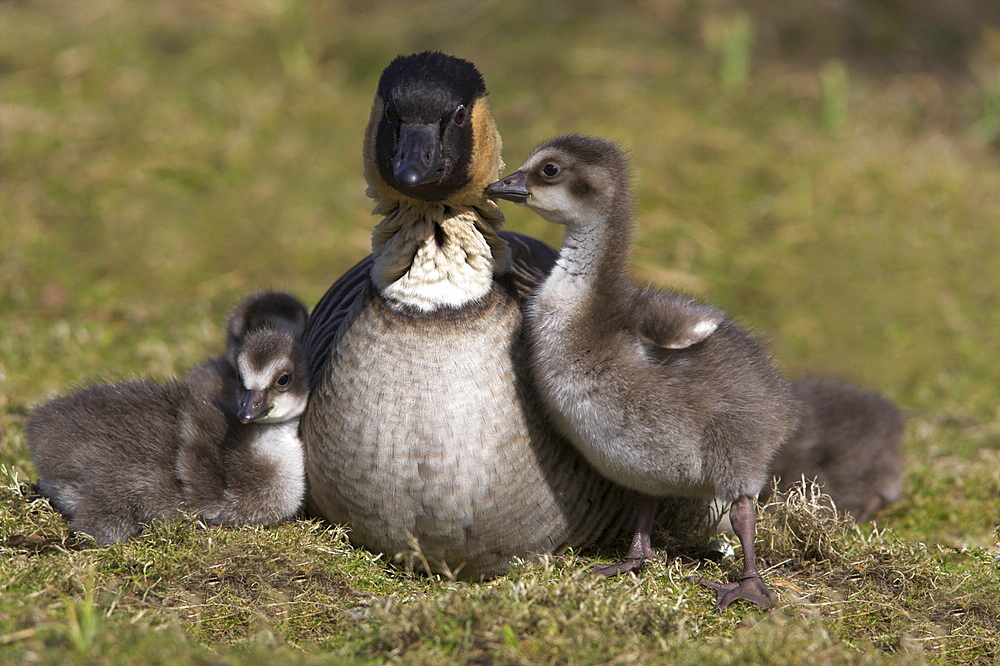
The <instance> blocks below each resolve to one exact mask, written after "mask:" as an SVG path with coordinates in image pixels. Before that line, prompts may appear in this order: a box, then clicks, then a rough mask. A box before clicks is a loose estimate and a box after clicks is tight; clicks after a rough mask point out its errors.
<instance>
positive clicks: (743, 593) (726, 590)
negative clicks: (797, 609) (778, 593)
mask: <svg viewBox="0 0 1000 666" xmlns="http://www.w3.org/2000/svg"><path fill="white" fill-rule="evenodd" d="M688 580H691V581H694V582H697V583H701V584H702V585H704V586H705V587H710V588H712V589H713V590H715V591H716V592H717V593H718V596H717V597H716V599H715V612H716V613H721V612H722V611H724V610H726V609H727V608H729V604H731V603H733V602H734V601H736V600H737V599H746V600H747V601H749V602H751V603H754V604H757V605H758V606H760V607H761V608H763V609H765V610H767V609H769V608H771V606H772V605H773V600H774V594H773V593H772V592H771V590H769V589H767V586H766V585H764V579H763V578H761V577H760V576H747V577H745V578H741V579H740V581H739V582H738V583H719V582H716V581H714V580H708V579H707V578H701V577H700V576H689V577H688Z"/></svg>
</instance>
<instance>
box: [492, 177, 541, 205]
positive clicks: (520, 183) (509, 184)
mask: <svg viewBox="0 0 1000 666" xmlns="http://www.w3.org/2000/svg"><path fill="white" fill-rule="evenodd" d="M486 196H488V197H492V198H493V199H506V200H507V201H513V202H514V203H516V204H523V203H524V202H526V201H527V200H528V197H530V196H531V190H529V189H528V174H527V173H526V172H524V171H515V172H514V173H512V174H510V175H509V176H507V177H505V178H501V179H500V180H498V181H497V182H495V183H493V184H492V185H487V186H486Z"/></svg>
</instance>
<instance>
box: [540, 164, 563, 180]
mask: <svg viewBox="0 0 1000 666" xmlns="http://www.w3.org/2000/svg"><path fill="white" fill-rule="evenodd" d="M558 173H559V165H558V164H553V163H552V162H549V163H548V164H546V165H545V166H543V167H542V175H543V176H545V177H546V178H554V177H555V176H556V174H558Z"/></svg>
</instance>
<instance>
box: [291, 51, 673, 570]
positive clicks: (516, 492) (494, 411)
mask: <svg viewBox="0 0 1000 666" xmlns="http://www.w3.org/2000/svg"><path fill="white" fill-rule="evenodd" d="M500 145H501V143H500V136H499V134H498V132H497V129H496V126H495V123H494V121H493V118H492V115H491V113H490V109H489V104H488V101H487V98H486V88H485V86H484V85H483V82H482V77H481V75H480V74H479V72H478V71H477V70H476V68H475V67H474V66H473V65H472V64H471V63H469V62H466V61H464V60H461V59H458V58H454V57H452V56H448V55H444V54H441V53H430V52H426V53H418V54H415V55H409V56H401V57H399V58H396V59H395V60H393V61H392V62H391V63H390V64H389V66H388V67H386V69H385V70H384V72H383V73H382V77H381V79H380V81H379V84H378V92H377V94H376V96H375V101H374V104H373V105H372V111H371V115H370V119H369V123H368V127H367V130H366V134H365V140H364V154H365V177H366V179H367V181H368V184H369V190H368V194H369V196H370V197H372V198H373V199H374V200H375V202H376V205H375V213H376V214H378V215H381V216H382V220H381V221H380V222H379V223H378V225H377V226H376V228H375V231H374V233H373V236H372V249H373V252H372V255H371V256H370V257H368V258H366V259H364V260H362V261H361V262H360V263H359V264H357V265H356V266H355V267H354V268H352V269H350V270H349V271H348V272H347V273H346V274H345V275H344V276H343V277H341V278H340V279H339V280H338V281H337V282H336V283H335V284H334V285H333V286H332V287H331V288H330V289H329V290H328V291H327V293H326V295H325V296H324V297H323V298H322V299H321V300H320V302H319V303H318V304H317V305H316V307H315V308H313V312H312V314H311V316H310V319H309V323H308V325H307V330H306V333H305V336H304V341H305V344H306V347H307V350H308V353H309V356H310V364H311V366H312V367H313V381H312V391H311V394H310V402H309V406H308V408H307V410H306V413H305V415H304V416H303V420H302V436H303V440H304V442H305V446H306V470H307V476H308V482H309V489H310V490H309V506H310V508H311V510H312V511H313V512H314V513H316V514H318V515H320V516H323V517H325V518H326V519H328V520H329V521H331V522H334V523H340V524H346V525H347V526H349V527H350V530H351V531H350V535H351V539H352V541H353V542H354V543H355V544H358V545H361V546H364V547H366V548H368V549H370V550H373V551H376V552H383V553H387V554H388V555H390V556H392V555H396V554H400V553H411V554H412V553H413V552H414V551H415V550H417V549H419V552H420V555H421V557H420V558H417V559H416V563H417V564H421V563H427V565H428V566H429V567H430V568H431V569H434V570H446V571H450V572H452V573H453V574H456V575H458V576H460V577H462V578H466V579H480V578H485V577H489V576H493V575H496V574H498V573H501V572H503V571H505V570H506V568H507V565H508V564H509V562H510V561H511V560H512V559H513V558H515V557H528V556H532V555H535V554H541V553H551V552H554V551H555V550H557V549H559V548H561V547H563V546H565V545H567V544H571V545H577V546H585V545H588V544H595V543H604V542H607V541H608V540H610V539H613V538H616V537H617V535H618V534H619V533H620V532H621V531H622V528H623V525H625V524H626V522H627V520H628V512H629V511H630V510H631V508H632V507H633V506H634V503H635V495H634V493H631V492H630V491H627V490H625V489H623V488H620V487H618V486H616V485H614V484H612V483H610V482H608V481H607V480H605V479H603V478H602V477H600V475H598V474H597V473H596V472H595V471H594V470H593V469H592V468H591V467H589V466H588V465H587V464H586V462H585V461H583V459H582V458H581V457H580V456H579V454H578V453H577V452H576V451H575V450H574V449H573V447H572V446H571V445H569V444H568V443H567V442H566V441H565V440H564V439H562V438H561V437H560V436H559V435H558V434H557V433H555V432H554V430H553V429H552V428H551V426H550V425H549V424H548V419H547V416H546V414H545V413H544V411H543V410H542V409H541V407H540V405H539V403H538V401H537V399H536V397H535V395H534V393H533V388H532V386H531V384H530V381H529V380H528V379H527V371H526V365H525V360H524V357H525V354H524V352H525V350H524V346H523V342H522V338H521V323H522V318H523V315H522V309H521V308H522V306H523V303H524V300H525V298H526V297H527V294H529V293H530V292H531V290H532V289H533V288H534V286H535V285H536V284H537V280H538V279H539V278H540V277H541V276H544V274H545V273H546V272H547V271H548V270H549V269H550V268H551V267H552V264H553V261H554V259H555V252H554V251H553V250H552V249H551V248H549V247H548V246H546V245H544V244H543V243H540V242H538V241H535V240H532V239H530V238H527V237H524V236H519V235H517V234H512V233H508V232H500V231H498V230H499V227H500V225H501V224H502V222H503V217H502V215H501V214H500V211H499V208H498V207H497V206H496V204H495V203H494V202H493V201H491V200H490V199H488V198H487V197H486V196H485V194H484V192H483V190H484V188H485V187H486V185H488V184H489V183H490V182H492V181H493V180H495V179H496V177H497V176H498V175H499V173H500V170H501V168H502V166H503V163H502V161H501V158H500ZM684 506H685V507H688V506H690V505H688V504H685V505H684ZM588 507H589V510H588ZM673 508H674V509H675V510H676V512H677V513H681V509H680V508H679V507H677V506H675V507H673Z"/></svg>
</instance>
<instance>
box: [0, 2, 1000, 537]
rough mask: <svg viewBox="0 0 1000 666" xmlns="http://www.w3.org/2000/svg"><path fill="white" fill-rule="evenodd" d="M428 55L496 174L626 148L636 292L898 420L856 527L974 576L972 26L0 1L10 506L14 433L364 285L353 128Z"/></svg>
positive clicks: (991, 107)
mask: <svg viewBox="0 0 1000 666" xmlns="http://www.w3.org/2000/svg"><path fill="white" fill-rule="evenodd" d="M423 49H438V50H443V51H446V52H449V53H452V54H455V55H458V56H461V57H465V58H468V59H470V60H472V61H473V62H474V63H476V65H477V66H478V67H479V69H480V70H481V71H482V72H483V74H484V76H485V78H486V82H487V85H488V87H489V89H490V93H491V104H492V108H493V110H494V113H495V115H496V117H497V121H498V124H499V127H500V130H501V132H502V133H503V137H504V141H505V148H504V155H505V159H506V161H507V164H508V168H509V169H512V168H514V167H516V166H517V165H518V164H520V162H521V160H522V159H523V158H524V156H526V155H527V153H528V151H529V150H530V149H531V148H532V147H533V146H534V145H535V144H536V143H538V142H539V141H541V140H544V139H546V138H549V137H550V136H552V135H555V134H558V133H563V132H568V131H578V132H583V133H588V134H597V135H602V136H607V137H610V138H612V139H614V140H616V141H618V142H620V143H621V144H622V145H624V146H625V147H626V148H628V149H629V150H630V152H631V154H632V157H633V160H634V168H635V181H636V188H637V196H638V205H637V217H638V225H639V233H638V235H637V238H636V244H635V249H634V252H633V265H634V269H635V271H636V273H637V274H638V275H639V276H640V277H641V278H643V279H645V280H648V281H651V282H656V283H659V284H669V285H672V286H674V287H678V288H681V289H683V290H686V291H689V292H692V293H695V294H697V295H699V296H701V297H704V298H706V299H708V300H710V301H713V302H715V303H718V304H719V305H721V306H723V307H725V308H727V309H728V310H729V311H730V312H732V313H733V314H734V315H736V316H737V317H738V318H740V319H741V320H742V321H744V322H745V323H747V324H749V325H751V326H753V327H754V328H755V329H757V330H758V331H760V332H761V333H762V334H764V335H765V336H766V337H767V338H768V339H769V341H770V343H771V346H772V349H773V351H774V354H775V356H776V358H777V360H778V362H779V364H780V365H781V366H782V367H783V368H784V369H785V371H786V372H787V373H788V374H789V375H791V376H800V375H803V374H807V373H824V374H833V375H836V376H839V377H841V378H843V379H847V380H850V381H852V382H855V383H859V384H861V385H864V386H867V387H870V388H874V389H878V390H880V391H882V392H884V393H886V394H887V395H889V396H890V397H892V398H893V399H895V400H896V401H897V402H899V403H900V404H901V405H902V406H903V407H904V409H905V410H906V411H907V413H908V417H909V425H908V431H907V440H906V465H907V474H908V476H907V482H906V487H905V490H904V499H903V500H902V501H901V502H900V503H898V504H897V505H895V506H894V507H892V508H891V509H890V510H889V511H887V512H886V513H884V514H883V515H882V516H881V518H880V524H882V525H888V526H889V527H891V528H892V530H893V531H894V532H895V533H896V534H897V535H899V536H900V537H901V538H903V539H907V540H911V541H913V542H928V543H936V544H943V545H945V546H948V547H955V548H962V547H965V546H974V547H979V548H986V549H988V548H991V547H992V545H993V529H994V526H995V525H997V523H998V522H1000V508H998V507H1000V406H998V404H1000V380H998V378H1000V362H998V358H1000V306H998V304H1000V4H998V3H996V2H995V1H993V0H957V1H951V2H946V3H945V2H939V1H938V0H911V1H907V2H904V1H903V0H857V1H854V2H848V1H837V2H834V1H822V0H821V1H817V2H785V3H736V2H692V3H680V2H641V1H633V2H610V1H609V2H536V3H505V2H476V3H472V2H408V3H360V2H357V3H355V2H350V3H349V2H292V1H287V0H261V1H258V2H235V1H233V2H231V1H212V2H182V1H177V2H173V1H171V2H149V3H127V2H119V1H115V0H93V1H89V2H25V1H19V0H2V1H0V333H2V335H0V463H3V464H5V465H6V466H7V469H8V470H9V471H11V470H12V473H14V472H17V473H19V474H20V476H21V478H30V477H31V475H32V473H33V470H32V468H31V464H30V460H29V456H28V454H27V449H26V447H25V445H24V442H23V438H22V431H23V425H24V421H25V419H26V416H27V414H28V412H29V410H30V409H31V408H32V407H33V406H34V405H36V404H38V403H39V402H41V401H44V400H45V399H47V398H49V397H51V396H52V395H54V394H56V393H60V392H65V391H67V390H68V389H70V388H73V387H77V386H80V385H82V384H84V383H88V382H91V381H97V380H102V381H106V380H113V379H118V378H123V377H134V376H139V375H153V376H157V377H166V376H170V375H176V374H180V373H183V372H185V371H186V370H187V369H188V368H190V367H191V366H193V365H194V364H196V363H198V362H199V361H201V360H202V359H203V358H205V357H207V356H211V355H215V354H217V353H218V352H219V351H220V350H221V348H222V341H223V336H222V326H223V323H224V321H225V317H226V313H227V311H228V309H229V308H230V307H231V305H232V304H233V303H234V302H235V301H236V300H237V299H238V297H239V296H240V295H241V294H243V293H245V292H247V291H249V290H252V289H255V288H259V287H265V286H269V287H275V288H280V289H285V290H289V291H292V292H293V293H295V294H297V295H298V296H300V297H301V298H302V299H303V300H304V301H305V302H306V303H315V302H316V301H317V300H318V298H319V297H320V295H321V294H322V293H323V292H324V290H325V289H326V288H327V287H328V286H329V285H330V284H331V283H332V282H333V281H334V280H335V279H336V278H337V277H338V276H339V275H340V274H341V273H342V272H343V271H344V270H345V269H346V268H347V267H349V266H350V265H351V264H353V263H354V262H355V261H357V260H358V259H360V258H361V257H362V256H364V255H365V254H366V253H367V252H368V251H369V234H370V230H371V228H372V226H373V224H374V222H375V220H374V219H373V218H372V217H371V216H370V214H369V210H370V208H371V205H370V202H369V200H367V199H366V198H365V196H364V189H365V186H364V181H363V178H362V175H361V171H362V169H361V137H362V132H363V129H364V124H365V122H366V120H367V117H368V110H369V107H370V104H371V98H372V95H373V92H374V88H375V84H376V82H377V79H378V76H379V73H380V72H381V69H382V68H383V67H384V66H385V64H387V63H388V61H389V60H390V59H391V58H392V57H394V56H395V55H397V54H400V53H410V52H414V51H418V50H423ZM504 210H505V212H506V213H507V214H508V222H507V228H509V229H513V230H516V231H521V232H525V233H529V234H532V235H535V236H538V237H541V238H543V239H545V240H547V241H548V242H550V243H552V244H554V245H558V244H559V242H560V238H559V235H558V231H557V230H556V229H554V228H550V227H548V226H546V225H545V224H544V223H543V222H541V221H540V220H538V219H537V218H535V217H534V216H532V215H531V214H530V213H527V212H526V211H523V210H520V209H514V208H513V207H510V206H507V207H505V208H504ZM2 538H3V537H2V535H0V542H2Z"/></svg>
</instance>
